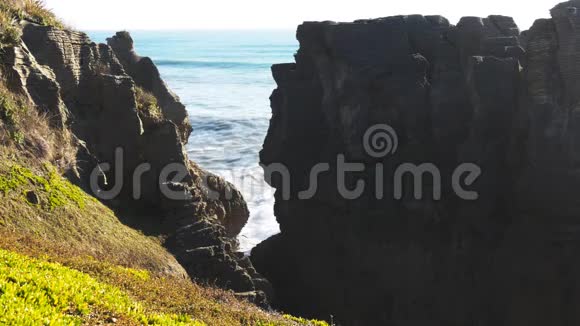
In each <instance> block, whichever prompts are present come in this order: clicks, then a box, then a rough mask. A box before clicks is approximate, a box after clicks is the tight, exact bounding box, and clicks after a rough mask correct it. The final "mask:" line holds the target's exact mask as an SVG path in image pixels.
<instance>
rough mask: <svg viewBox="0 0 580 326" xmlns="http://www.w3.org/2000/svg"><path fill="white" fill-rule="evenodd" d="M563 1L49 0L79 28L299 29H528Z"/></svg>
mask: <svg viewBox="0 0 580 326" xmlns="http://www.w3.org/2000/svg"><path fill="white" fill-rule="evenodd" d="M559 2H562V1H561V0H483V1H482V0H421V1H418V0H394V1H390V0H382V1H378V0H356V1H344V0H285V1H280V0H203V1H202V0H98V1H95V0H45V3H46V5H47V7H48V8H51V9H52V10H53V11H54V12H55V13H56V14H57V15H58V16H59V17H60V18H61V19H63V20H64V21H65V22H66V23H67V24H68V25H70V26H71V27H74V28H76V29H79V30H178V29H295V28H296V26H297V25H299V24H300V23H301V22H303V21H312V20H315V21H320V20H334V21H353V20H355V19H362V18H378V17H385V16H393V15H401V14H405V15H406V14H424V15H433V14H439V15H442V16H445V17H447V18H448V19H449V20H450V21H451V23H453V24H455V23H457V22H458V21H459V18H460V17H462V16H488V15H491V14H502V15H506V16H512V17H514V18H515V20H516V22H517V24H518V26H520V28H521V29H522V30H525V29H528V28H529V27H530V26H531V25H532V23H533V21H534V20H535V19H537V18H547V17H549V11H550V9H551V8H552V7H554V6H555V5H556V4H557V3H559Z"/></svg>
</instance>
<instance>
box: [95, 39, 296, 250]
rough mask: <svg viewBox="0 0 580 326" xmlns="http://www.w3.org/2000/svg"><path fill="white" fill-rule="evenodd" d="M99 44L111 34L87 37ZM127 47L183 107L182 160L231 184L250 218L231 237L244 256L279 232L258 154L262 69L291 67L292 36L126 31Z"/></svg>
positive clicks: (264, 124) (265, 97) (269, 81)
mask: <svg viewBox="0 0 580 326" xmlns="http://www.w3.org/2000/svg"><path fill="white" fill-rule="evenodd" d="M88 34H89V35H90V36H91V38H92V40H93V41H94V42H105V40H106V38H107V37H110V36H112V35H113V34H114V32H104V31H98V32H89V33H88ZM131 35H132V36H133V39H134V41H135V49H136V51H137V53H138V54H139V55H141V56H148V57H150V58H151V59H153V61H154V62H155V63H156V65H157V67H158V68H159V71H160V73H161V75H162V77H163V79H164V80H165V82H166V83H167V84H168V85H169V87H170V88H171V89H172V90H173V91H174V92H175V93H176V94H177V95H178V96H179V97H180V99H181V102H182V103H183V104H185V105H186V107H187V110H188V112H189V118H190V120H191V125H192V127H193V132H192V134H191V137H190V139H189V143H188V144H187V151H188V154H189V158H190V159H191V160H193V161H195V162H197V163H198V164H199V165H200V166H202V167H203V168H205V169H206V170H209V171H211V172H213V173H216V174H218V175H221V176H223V177H224V178H226V180H228V181H230V182H232V183H233V184H234V185H235V186H236V187H237V188H238V189H239V190H240V191H241V192H242V194H243V195H244V198H245V199H246V201H247V203H248V206H249V209H250V220H249V221H248V224H247V225H246V227H245V228H244V230H243V231H242V233H241V234H240V236H239V241H240V250H241V251H244V252H247V251H249V250H251V248H253V247H254V246H255V245H257V244H258V243H260V242H261V241H262V240H264V239H266V238H268V237H270V236H271V235H274V234H276V233H278V232H279V227H278V223H277V222H276V219H275V217H274V212H273V209H274V199H273V194H274V193H273V190H272V189H271V188H270V186H268V185H267V184H266V183H265V182H264V180H263V172H262V169H261V167H260V166H259V158H258V154H259V151H260V150H261V148H262V144H263V141H264V138H265V136H266V132H267V130H268V125H269V120H270V117H271V110H270V101H269V97H270V94H271V93H272V90H273V89H274V88H275V87H276V85H275V82H274V80H273V78H272V75H271V72H270V67H271V65H272V64H275V63H285V62H293V61H294V58H293V55H294V53H295V52H296V50H297V49H298V43H297V41H296V40H295V33H294V31H290V30H288V31H247V30H246V31H155V32H153V31H131Z"/></svg>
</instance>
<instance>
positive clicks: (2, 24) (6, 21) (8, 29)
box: [0, 7, 22, 49]
mask: <svg viewBox="0 0 580 326" xmlns="http://www.w3.org/2000/svg"><path fill="white" fill-rule="evenodd" d="M20 36H22V31H21V30H20V28H18V27H17V26H16V23H15V21H14V17H13V14H12V13H11V12H10V11H7V10H4V9H3V8H2V7H0V49H1V48H4V47H8V46H15V45H16V44H18V42H19V41H20Z"/></svg>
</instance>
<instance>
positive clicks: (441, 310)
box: [251, 1, 580, 326]
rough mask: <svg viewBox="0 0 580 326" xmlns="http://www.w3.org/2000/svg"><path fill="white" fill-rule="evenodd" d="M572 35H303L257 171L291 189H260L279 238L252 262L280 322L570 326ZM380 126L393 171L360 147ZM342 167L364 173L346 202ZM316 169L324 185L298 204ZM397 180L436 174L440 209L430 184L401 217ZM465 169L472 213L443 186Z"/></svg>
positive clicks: (577, 71)
mask: <svg viewBox="0 0 580 326" xmlns="http://www.w3.org/2000/svg"><path fill="white" fill-rule="evenodd" d="M579 26H580V1H570V2H566V3H563V4H560V5H558V6H556V7H555V8H554V9H553V10H552V19H544V20H538V21H536V23H535V24H534V26H533V27H532V28H531V29H530V30H529V31H526V32H524V33H520V31H519V29H518V28H517V26H516V25H515V23H514V21H513V19H511V18H509V17H503V16H490V17H488V18H476V17H465V18H463V19H461V21H460V22H459V23H458V24H457V26H453V25H451V24H449V22H448V21H447V20H446V19H445V18H443V17H439V16H397V17H388V18H382V19H377V20H363V21H356V22H353V23H333V22H309V23H304V24H303V25H301V26H300V27H299V28H298V32H297V38H298V40H299V41H300V50H299V51H298V53H297V55H296V62H295V63H291V64H282V65H276V66H274V67H273V68H272V71H273V75H274V78H275V80H276V82H277V84H278V88H277V89H276V90H274V93H273V94H272V97H271V103H272V113H273V116H272V120H271V125H270V130H269V133H268V136H267V138H266V140H265V143H264V149H263V151H262V153H261V161H262V163H263V164H264V165H265V166H266V169H268V166H273V165H274V164H282V165H284V166H285V167H287V169H288V171H289V175H290V177H289V178H286V179H289V181H290V182H289V183H288V180H284V178H283V177H281V176H280V175H275V176H274V177H273V178H271V180H268V181H270V183H271V184H272V186H274V187H275V188H277V194H276V206H275V213H276V216H277V219H278V222H279V223H280V227H281V233H280V234H278V235H276V236H274V237H272V238H270V239H268V240H266V241H264V242H263V243H262V244H260V245H259V246H258V247H257V248H255V249H254V250H253V251H252V256H251V258H252V261H253V262H254V265H255V266H256V268H257V270H258V271H259V272H260V273H261V274H263V275H264V276H266V278H268V279H269V280H270V281H271V283H272V284H273V287H274V290H275V295H276V298H277V301H276V305H277V307H279V308H281V309H283V310H285V311H288V312H291V313H294V314H299V315H300V314H301V315H305V316H309V317H317V318H323V319H328V320H330V319H332V320H334V321H335V322H338V323H339V324H340V325H421V326H423V325H575V324H578V323H580V310H578V309H577V308H576V307H577V306H578V305H579V304H580V276H579V275H580V273H579V271H580V263H579V262H578V259H577V257H579V254H580V248H579V245H580V197H578V193H579V192H580V174H579V173H578V168H579V167H580V165H579V163H580V161H579V159H580V156H579V155H580V103H579V102H580V101H579V100H580V89H579V88H580V31H579V29H578V28H579ZM376 125H388V126H390V127H391V128H392V130H394V131H395V132H396V137H397V140H398V146H397V147H396V150H392V151H391V152H390V153H388V155H383V156H380V157H376V155H369V154H373V153H369V151H368V148H367V147H365V143H364V139H365V134H366V133H367V131H368V130H369V128H371V127H373V126H376ZM339 155H344V158H345V160H346V161H347V162H357V163H362V164H363V166H364V171H358V172H350V173H347V174H346V177H345V183H346V185H347V188H348V189H351V190H352V189H355V187H356V185H357V182H358V181H360V180H362V181H364V184H365V185H366V187H365V189H364V191H363V192H362V194H361V195H360V196H357V197H356V198H355V199H350V198H349V199H346V198H345V196H344V192H343V191H341V189H340V188H341V187H340V186H339V185H338V184H337V170H339V168H340V166H339V164H338V163H337V157H338V156H339ZM318 163H327V164H328V166H329V170H330V172H326V173H322V174H320V175H319V176H318V184H317V189H318V191H317V192H316V194H315V195H314V196H313V197H311V198H308V199H304V198H303V197H302V198H301V196H299V194H300V192H301V191H304V190H306V189H308V188H309V186H310V185H311V184H312V182H311V177H310V172H311V171H312V168H313V166H315V165H316V164H318ZM378 163H380V164H382V166H383V170H382V175H379V176H378V177H377V174H378V172H377V171H378V170H377V164H378ZM404 163H413V164H416V165H419V164H421V163H431V164H433V166H436V167H437V169H438V171H439V173H440V177H441V178H440V179H441V182H440V188H439V189H440V198H436V199H434V197H438V196H433V195H434V190H433V189H436V186H437V184H438V183H439V182H436V180H435V178H432V177H431V176H429V175H427V176H426V177H425V178H423V179H422V180H420V181H421V182H420V184H421V185H422V186H423V189H426V190H425V191H424V193H423V197H422V198H420V199H416V198H415V196H414V193H413V190H414V189H415V188H416V187H415V184H414V182H413V181H414V180H413V178H412V177H407V178H404V179H403V183H402V189H403V193H402V198H400V199H398V196H397V194H396V191H395V189H394V187H393V183H396V182H395V181H396V179H395V178H394V177H393V176H394V175H396V171H397V169H398V168H399V167H400V166H401V165H402V164H404ZM464 163H471V164H475V165H477V166H478V167H479V168H480V170H481V174H480V175H479V176H478V177H477V178H476V179H475V180H474V182H473V183H472V184H465V182H464V181H465V180H463V181H462V182H463V188H464V189H469V190H470V191H474V192H476V193H477V194H478V197H477V199H475V200H473V198H472V199H464V198H463V197H462V196H459V195H458V193H457V189H456V188H455V187H454V186H453V175H454V172H455V171H456V168H457V167H459V166H461V165H462V164H464ZM338 172H339V171H338ZM377 180H384V182H382V183H381V182H378V181H377ZM378 183H381V184H382V186H384V189H383V193H382V196H377V190H376V188H377V184H378ZM285 194H287V195H288V196H286V195H285ZM331 316H332V317H331Z"/></svg>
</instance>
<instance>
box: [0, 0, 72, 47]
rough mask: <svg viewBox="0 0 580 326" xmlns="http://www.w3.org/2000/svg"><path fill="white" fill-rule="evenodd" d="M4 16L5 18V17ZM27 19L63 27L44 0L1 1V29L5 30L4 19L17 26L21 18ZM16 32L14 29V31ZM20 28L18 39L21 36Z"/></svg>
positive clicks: (41, 23) (45, 24)
mask: <svg viewBox="0 0 580 326" xmlns="http://www.w3.org/2000/svg"><path fill="white" fill-rule="evenodd" d="M3 17H4V18H3ZM22 19H27V20H30V21H33V22H35V23H37V24H40V25H44V26H53V27H57V28H63V27H64V26H63V24H62V23H61V22H60V21H59V20H58V19H57V18H56V16H55V15H54V13H53V12H52V11H50V10H49V9H47V8H46V5H45V4H44V1H42V0H2V2H1V3H0V31H3V30H5V28H3V27H5V26H7V25H3V24H2V21H4V22H8V23H9V25H11V26H13V27H15V28H16V29H18V27H16V23H17V21H19V20H22ZM12 32H14V31H12ZM19 33H20V31H19V29H18V34H12V36H14V35H18V38H13V39H16V40H18V39H19V38H20V34H19Z"/></svg>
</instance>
